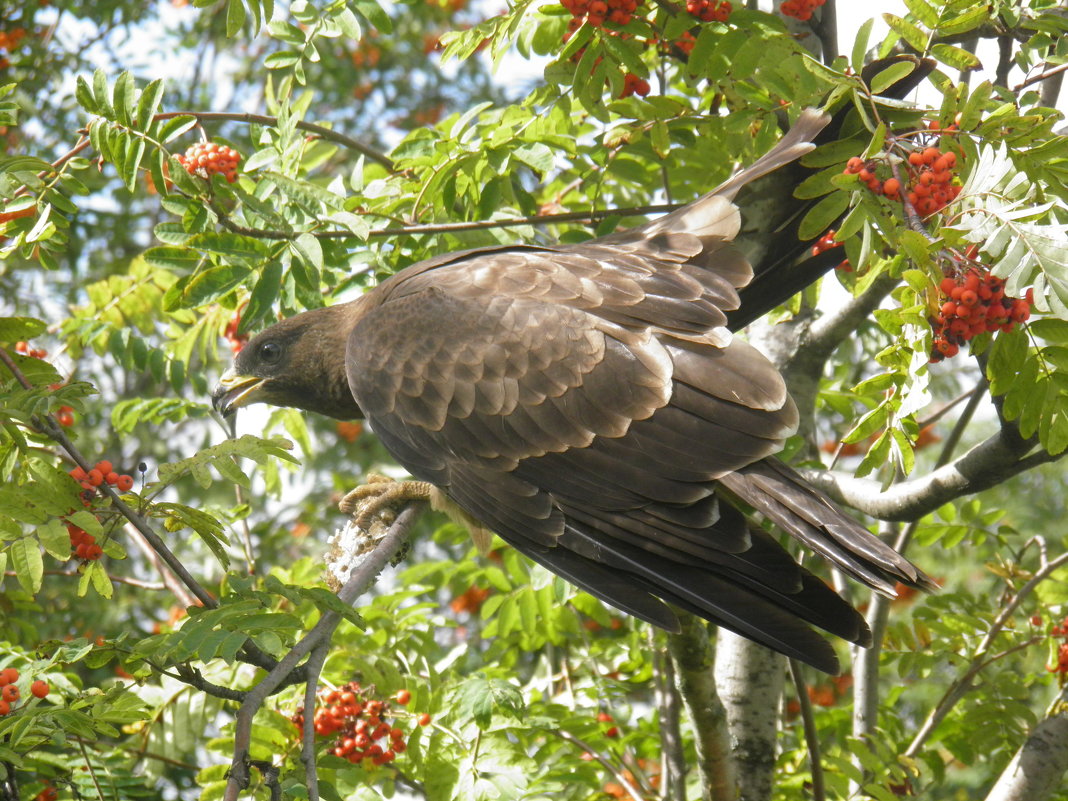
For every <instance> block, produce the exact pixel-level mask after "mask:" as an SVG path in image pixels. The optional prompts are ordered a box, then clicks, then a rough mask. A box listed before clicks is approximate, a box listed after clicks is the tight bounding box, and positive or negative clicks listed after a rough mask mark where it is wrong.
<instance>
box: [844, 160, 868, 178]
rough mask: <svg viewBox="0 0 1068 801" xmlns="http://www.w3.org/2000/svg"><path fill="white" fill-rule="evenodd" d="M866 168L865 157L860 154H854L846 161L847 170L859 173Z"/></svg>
mask: <svg viewBox="0 0 1068 801" xmlns="http://www.w3.org/2000/svg"><path fill="white" fill-rule="evenodd" d="M863 168H864V159H862V158H860V157H859V156H853V158H851V159H850V160H849V161H847V162H846V172H851V173H854V174H855V173H858V172H860V171H861V170H862V169H863Z"/></svg>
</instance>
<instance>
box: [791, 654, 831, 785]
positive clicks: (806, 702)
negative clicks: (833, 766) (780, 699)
mask: <svg viewBox="0 0 1068 801" xmlns="http://www.w3.org/2000/svg"><path fill="white" fill-rule="evenodd" d="M788 661H789V663H790V677H791V678H792V679H793V681H794V691H795V692H796V693H797V702H798V704H800V706H801V725H802V729H803V730H804V732H805V747H806V748H807V749H808V762H809V764H810V765H811V766H812V799H813V801H825V799H826V798H827V792H826V790H825V789H824V783H823V763H822V762H821V761H820V735H819V731H818V730H817V729H816V718H815V716H814V715H813V714H812V702H811V700H810V699H809V697H808V686H807V685H806V684H805V679H804V676H802V675H801V663H800V662H798V661H797V660H796V659H790V660H788Z"/></svg>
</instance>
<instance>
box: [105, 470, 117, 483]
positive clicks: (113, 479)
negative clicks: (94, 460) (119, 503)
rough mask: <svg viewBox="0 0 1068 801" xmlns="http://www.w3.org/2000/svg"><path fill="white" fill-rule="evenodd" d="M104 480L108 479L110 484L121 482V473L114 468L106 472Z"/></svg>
mask: <svg viewBox="0 0 1068 801" xmlns="http://www.w3.org/2000/svg"><path fill="white" fill-rule="evenodd" d="M104 481H106V482H107V483H108V484H111V485H115V484H117V483H118V482H119V474H118V473H116V472H115V471H114V470H112V471H110V472H108V473H107V474H105V476H104Z"/></svg>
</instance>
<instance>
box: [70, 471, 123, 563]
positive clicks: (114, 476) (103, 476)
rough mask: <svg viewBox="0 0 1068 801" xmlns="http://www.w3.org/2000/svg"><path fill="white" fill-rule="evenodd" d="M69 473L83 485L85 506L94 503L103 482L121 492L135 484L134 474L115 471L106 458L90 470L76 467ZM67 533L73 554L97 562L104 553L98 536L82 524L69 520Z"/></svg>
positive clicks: (84, 559) (83, 503)
mask: <svg viewBox="0 0 1068 801" xmlns="http://www.w3.org/2000/svg"><path fill="white" fill-rule="evenodd" d="M69 475H70V477H71V478H73V479H74V480H75V481H77V482H78V483H79V484H80V485H81V487H82V492H81V499H82V505H83V506H85V507H90V506H92V505H93V498H95V497H96V494H97V492H98V491H99V487H100V485H101V484H109V485H111V486H113V487H115V489H117V490H119V492H129V491H130V490H131V489H133V485H134V480H133V476H130V475H127V474H126V473H123V474H121V475H120V474H119V473H117V472H115V469H114V467H113V466H112V464H111V462H109V461H107V460H106V459H103V460H101V461H99V462H97V463H96V464H95V465H94V466H93V468H92V469H91V470H89V471H86V470H83V469H82V468H81V467H75V468H74V469H73V470H71V471H70V472H69ZM67 534H68V535H69V536H70V549H71V555H72V556H74V557H76V558H78V559H81V560H83V561H86V562H95V561H96V560H97V559H99V558H100V557H101V556H103V555H104V549H103V548H101V547H100V545H99V544H98V543H97V541H96V537H94V536H93V535H92V534H90V533H89V532H88V531H86V530H85V529H83V528H81V527H80V526H77V525H75V524H74V523H69V522H68V523H67Z"/></svg>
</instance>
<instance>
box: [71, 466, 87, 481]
mask: <svg viewBox="0 0 1068 801" xmlns="http://www.w3.org/2000/svg"><path fill="white" fill-rule="evenodd" d="M70 477H71V478H73V479H74V480H75V481H82V480H83V479H84V478H85V471H84V470H83V469H82V468H81V467H75V468H74V469H73V470H71V471H70Z"/></svg>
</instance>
